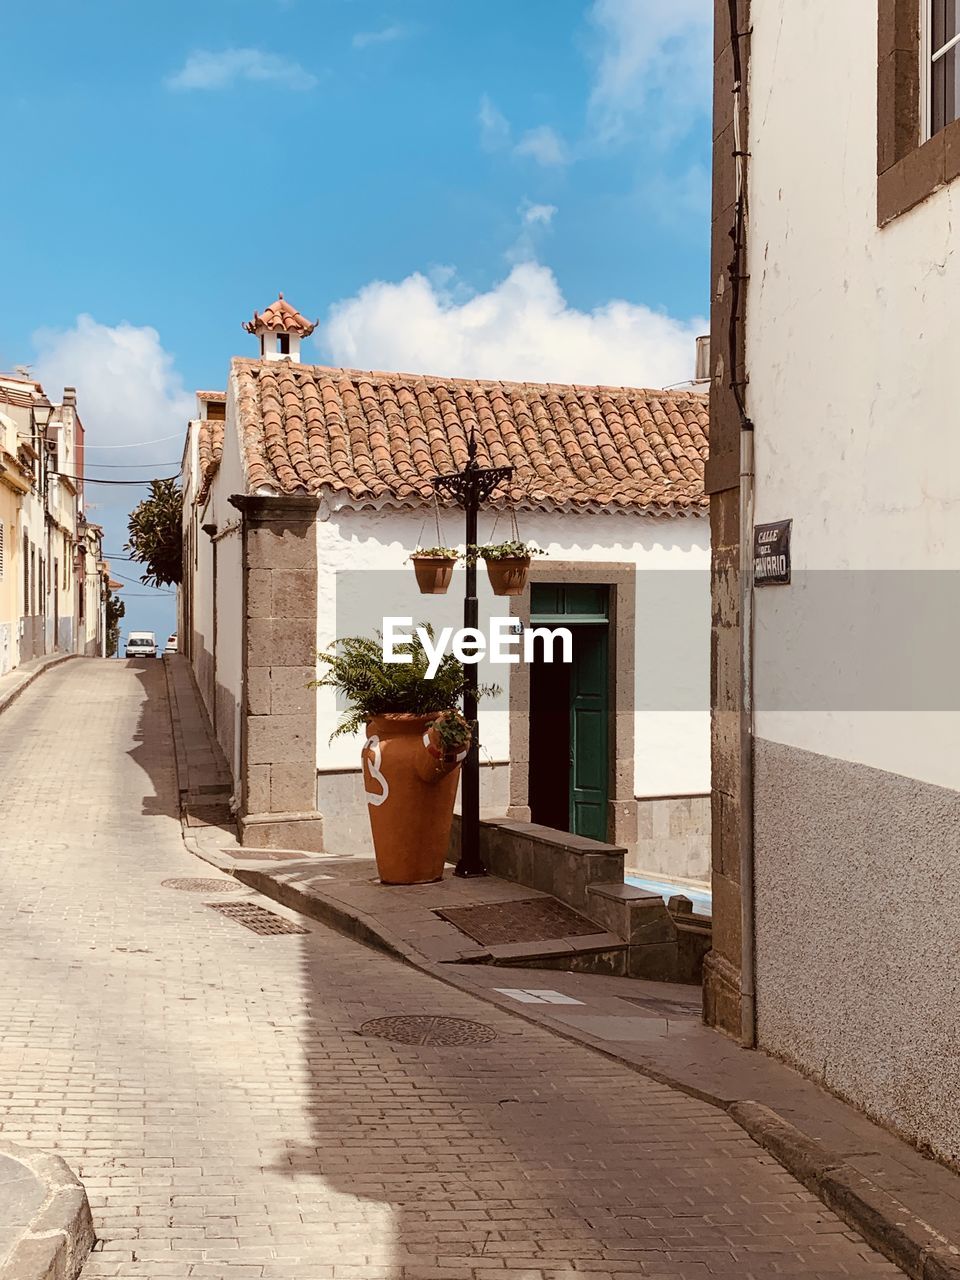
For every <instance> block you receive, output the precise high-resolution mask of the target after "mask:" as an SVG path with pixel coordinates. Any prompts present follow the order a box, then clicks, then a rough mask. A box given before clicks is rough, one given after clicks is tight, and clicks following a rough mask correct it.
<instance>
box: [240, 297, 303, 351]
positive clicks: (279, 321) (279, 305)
mask: <svg viewBox="0 0 960 1280" xmlns="http://www.w3.org/2000/svg"><path fill="white" fill-rule="evenodd" d="M319 323H320V322H319V320H314V321H313V323H312V324H311V322H310V321H309V320H308V319H307V318H306V316H303V315H301V314H300V312H299V311H298V310H297V309H296V307H292V306H291V305H290V303H289V302H287V300H286V299H285V298H284V296H283V294H282V293H281V294H280V295H279V296H278V298H277V300H276V302H271V304H270V306H269V307H266V308H265V309H264V310H263V311H255V312H254V313H253V319H252V320H247V321H245V323H244V326H243V327H244V329H245V330H246V331H247V333H252V334H253V335H254V336H255V337H257V338H259V339H260V359H261V360H290V361H293V362H294V363H295V364H299V363H300V343H301V341H302V340H303V339H304V338H309V337H310V335H311V333H313V331H314V329H315V328H316V327H317V325H318V324H319Z"/></svg>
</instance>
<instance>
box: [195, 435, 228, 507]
mask: <svg viewBox="0 0 960 1280" xmlns="http://www.w3.org/2000/svg"><path fill="white" fill-rule="evenodd" d="M224 425H225V424H224V423H222V422H210V421H207V420H204V421H202V422H201V423H200V434H199V438H198V440H197V452H198V454H199V458H200V487H199V489H198V490H197V502H199V503H201V504H202V503H204V502H206V500H207V494H208V493H209V492H210V486H211V485H212V484H213V477H214V476H215V475H216V474H217V471H218V470H219V469H220V459H221V457H222V456H223V428H224Z"/></svg>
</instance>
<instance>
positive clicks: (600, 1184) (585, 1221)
mask: <svg viewBox="0 0 960 1280" xmlns="http://www.w3.org/2000/svg"><path fill="white" fill-rule="evenodd" d="M0 788H2V796H3V823H2V835H0V843H2V859H3V886H4V891H3V896H2V902H0V913H2V920H3V925H2V928H3V960H4V965H3V969H4V982H3V984H2V992H0V1007H2V1019H3V1039H2V1050H0V1128H2V1131H3V1132H4V1134H5V1135H6V1136H7V1137H9V1138H11V1139H12V1140H13V1141H16V1142H19V1143H23V1144H25V1145H27V1146H30V1147H36V1148H40V1149H45V1150H49V1151H54V1152H56V1153H57V1154H59V1155H61V1156H62V1157H63V1158H64V1159H65V1160H66V1161H67V1163H68V1164H69V1165H70V1166H71V1168H73V1169H74V1170H75V1172H76V1173H77V1174H78V1175H79V1177H80V1178H81V1179H82V1180H83V1182H84V1184H85V1185H86V1188H87V1191H88V1194H89V1197H90V1202H91V1206H92V1208H93V1214H94V1221H95V1225H96V1229H97V1234H98V1236H99V1237H100V1241H101V1243H100V1244H98V1246H97V1250H96V1252H94V1253H93V1254H91V1256H90V1259H89V1261H88V1262H87V1264H86V1267H85V1269H84V1272H83V1276H84V1280H100V1278H101V1277H108V1276H110V1277H112V1276H119V1277H144V1276H145V1277H154V1278H156V1280H160V1278H161V1277H167V1276H170V1277H191V1278H194V1277H195V1278H196V1280H217V1278H223V1280H247V1278H248V1277H250V1278H253V1277H263V1280H471V1278H477V1277H497V1276H504V1277H505V1278H508V1280H560V1278H561V1277H563V1278H566V1280H608V1278H609V1277H626V1276H646V1277H663V1278H666V1277H673V1278H676V1280H709V1278H710V1277H728V1278H730V1280H733V1278H734V1277H736V1280H748V1278H749V1277H756V1278H763V1280H767V1278H772V1277H776V1276H783V1275H794V1276H802V1277H808V1278H813V1277H818V1276H837V1275H843V1276H850V1277H863V1278H864V1280H866V1278H867V1277H875V1276H882V1275H889V1276H896V1275H900V1274H901V1273H900V1272H899V1271H898V1270H897V1269H896V1268H895V1267H893V1266H892V1265H891V1264H889V1263H887V1262H886V1261H885V1260H883V1259H882V1258H881V1257H880V1256H879V1255H877V1254H875V1253H873V1252H872V1251H871V1250H870V1249H868V1248H867V1247H866V1246H865V1245H864V1244H863V1242H862V1241H861V1240H860V1239H859V1238H858V1237H857V1236H856V1235H855V1234H854V1233H853V1232H850V1231H849V1230H847V1229H846V1228H845V1227H844V1226H843V1224H842V1223H840V1222H839V1221H838V1220H837V1219H836V1218H835V1217H833V1215H832V1214H830V1213H829V1212H828V1211H827V1210H826V1209H825V1208H824V1207H823V1206H822V1205H821V1203H820V1202H819V1201H818V1200H816V1199H815V1198H814V1197H812V1196H811V1195H809V1194H808V1193H807V1192H806V1191H805V1190H804V1189H803V1188H801V1187H800V1185H799V1184H798V1183H797V1182H795V1181H794V1179H793V1178H792V1177H791V1176H790V1175H788V1174H787V1173H786V1172H785V1171H783V1170H782V1169H781V1168H780V1166H779V1165H778V1164H777V1163H776V1162H775V1161H774V1160H773V1159H771V1158H770V1157H769V1156H767V1155H766V1154H764V1153H763V1152H762V1151H761V1150H760V1148H759V1147H757V1146H756V1145H755V1144H754V1143H753V1142H752V1141H751V1140H750V1139H749V1138H748V1137H747V1136H746V1135H745V1134H744V1132H743V1131H742V1130H741V1129H740V1128H738V1126H737V1125H735V1124H734V1123H733V1122H732V1121H731V1120H729V1119H728V1118H727V1117H726V1116H724V1115H723V1114H722V1113H720V1112H719V1111H717V1110H716V1109H714V1108H712V1107H710V1106H707V1105H706V1104H703V1103H700V1102H697V1101H695V1100H693V1099H691V1098H689V1097H687V1096H684V1095H682V1094H680V1093H678V1092H674V1091H672V1090H670V1089H669V1088H666V1087H664V1086H662V1085H659V1084H656V1083H654V1082H652V1081H650V1080H648V1079H647V1078H645V1077H643V1076H641V1075H639V1074H637V1073H635V1072H632V1071H630V1070H628V1069H627V1068H625V1067H623V1066H621V1065H618V1064H616V1063H614V1062H611V1061H608V1060H606V1059H604V1058H603V1057H601V1056H599V1055H596V1054H593V1053H591V1052H590V1051H588V1050H587V1049H584V1048H579V1047H577V1046H575V1045H572V1044H570V1043H568V1042H566V1041H563V1040H560V1039H559V1038H556V1037H554V1036H552V1035H550V1034H548V1033H546V1032H544V1031H541V1030H539V1029H537V1028H535V1027H532V1026H530V1025H529V1024H527V1023H525V1022H523V1021H520V1020H519V1019H513V1018H511V1017H510V1016H508V1015H506V1014H504V1013H501V1012H500V1011H498V1010H496V1009H493V1008H492V1007H490V1006H488V1005H486V1004H483V1003H480V1002H477V1001H474V1000H473V999H472V998H470V997H469V996H466V995H463V994H460V993H458V992H456V991H454V990H452V989H451V988H448V987H446V986H443V985H441V984H439V983H436V982H434V981H433V980H431V979H430V978H428V977H426V976H424V975H422V974H420V973H417V972H415V971H414V970H412V969H409V968H406V967H404V966H403V965H401V964H399V963H397V962H395V961H393V960H391V959H388V958H386V957H384V956H381V955H379V954H378V953H376V952H373V951H371V950H368V949H366V948H364V947H362V946H360V945H358V944H355V943H352V942H350V941H348V940H346V939H344V938H343V937H341V936H339V935H337V934H334V933H332V932H330V931H328V930H326V929H325V928H324V927H323V926H321V925H318V924H316V923H314V922H309V921H304V922H302V923H303V924H304V925H305V927H306V929H307V932H305V933H302V934H289V935H283V936H260V935H257V934H254V933H252V932H250V931H249V930H247V929H245V928H244V927H242V925H241V924H239V923H238V922H237V921H235V920H232V919H229V918H224V917H222V916H221V915H220V914H219V913H218V912H216V911H214V910H212V909H211V907H210V906H208V905H206V904H207V903H208V902H209V901H213V900H217V895H216V894H210V893H208V894H202V893H200V894H197V893H190V892H184V891H182V890H178V889H176V888H172V887H165V886H164V884H163V882H164V881H165V880H169V879H174V878H178V877H208V878H209V877H215V876H216V875H217V873H216V872H214V871H213V869H212V868H210V867H208V866H206V865H205V864H203V863H200V862H198V860H197V859H195V858H194V857H192V856H191V855H190V854H188V853H187V852H186V850H185V849H184V846H183V844H182V841H181V836H180V826H179V821H178V818H177V814H176V794H175V786H174V771H173V757H172V747H171V735H170V722H169V716H168V711H167V706H166V691H165V683H164V676H163V668H162V664H161V663H160V662H144V663H140V664H136V663H129V664H128V663H126V662H107V661H99V660H82V661H74V662H69V663H67V664H65V665H63V666H61V667H59V668H57V669H56V670H54V671H52V672H50V673H48V674H47V675H45V676H44V677H42V678H41V679H40V680H38V681H37V682H36V683H35V684H34V685H32V686H31V687H30V688H29V689H28V690H26V692H25V693H24V694H23V695H22V696H21V697H20V698H19V700H18V701H17V702H16V703H15V704H14V705H13V706H12V707H11V708H10V709H9V710H8V711H7V712H5V714H4V715H3V716H2V717H0ZM230 883H231V884H232V883H233V882H230ZM244 899H249V900H257V899H256V895H255V894H252V893H250V892H249V891H246V890H244V891H243V892H242V893H241V892H236V893H232V894H223V895H222V898H221V899H220V900H222V901H227V900H232V901H241V900H244ZM264 905H266V906H269V908H270V909H271V910H273V911H274V912H277V913H279V914H284V909H283V908H278V907H276V906H275V904H272V903H265V904H264ZM285 914H287V915H288V916H289V917H290V918H291V919H296V917H294V916H293V915H292V913H289V912H287V913H285ZM405 1014H437V1015H446V1016H451V1017H456V1018H465V1019H472V1020H474V1021H476V1022H479V1023H482V1024H483V1025H484V1026H485V1027H488V1028H492V1030H493V1031H494V1032H495V1033H496V1038H495V1039H491V1040H489V1041H488V1042H486V1043H479V1044H469V1045H461V1046H456V1045H453V1046H449V1047H419V1046H404V1045H402V1044H396V1043H393V1042H390V1041H387V1040H384V1039H380V1038H377V1037H375V1036H372V1035H369V1034H366V1035H365V1034H363V1033H362V1031H361V1028H362V1026H363V1024H364V1023H365V1022H367V1021H368V1020H369V1019H373V1018H380V1017H386V1016H391V1015H405Z"/></svg>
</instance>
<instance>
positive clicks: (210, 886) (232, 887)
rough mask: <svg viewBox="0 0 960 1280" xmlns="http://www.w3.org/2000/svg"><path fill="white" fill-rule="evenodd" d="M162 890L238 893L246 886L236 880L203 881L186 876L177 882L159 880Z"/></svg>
mask: <svg viewBox="0 0 960 1280" xmlns="http://www.w3.org/2000/svg"><path fill="white" fill-rule="evenodd" d="M160 884H161V885H162V886H163V888H164V889H183V890H184V891H185V892H186V893H239V892H240V891H241V890H242V889H245V888H246V887H247V886H246V885H243V884H237V882H236V880H204V879H202V878H191V877H190V876H186V877H184V878H181V879H179V880H161V881H160Z"/></svg>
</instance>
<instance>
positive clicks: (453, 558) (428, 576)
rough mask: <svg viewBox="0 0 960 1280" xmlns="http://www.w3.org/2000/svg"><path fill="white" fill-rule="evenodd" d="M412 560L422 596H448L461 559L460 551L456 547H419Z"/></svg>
mask: <svg viewBox="0 0 960 1280" xmlns="http://www.w3.org/2000/svg"><path fill="white" fill-rule="evenodd" d="M410 559H411V560H412V561H413V571H414V573H415V574H416V575H417V586H418V587H419V588H420V594H421V595H424V596H442V595H446V593H447V588H448V587H449V586H450V579H451V578H452V577H453V568H454V565H455V564H456V563H457V561H458V560H459V559H460V553H459V551H457V550H456V548H455V547H417V549H416V551H414V553H413V555H412V556H411V557H410Z"/></svg>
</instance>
